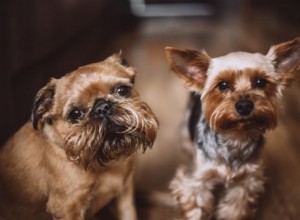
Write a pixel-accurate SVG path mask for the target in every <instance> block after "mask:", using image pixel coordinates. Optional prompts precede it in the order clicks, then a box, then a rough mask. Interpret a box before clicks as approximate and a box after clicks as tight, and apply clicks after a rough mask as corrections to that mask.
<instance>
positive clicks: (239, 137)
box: [166, 38, 300, 220]
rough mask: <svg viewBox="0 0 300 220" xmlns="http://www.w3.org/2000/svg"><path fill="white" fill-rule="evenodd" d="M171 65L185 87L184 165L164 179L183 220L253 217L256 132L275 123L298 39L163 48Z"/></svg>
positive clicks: (296, 59) (299, 51)
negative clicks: (263, 49)
mask: <svg viewBox="0 0 300 220" xmlns="http://www.w3.org/2000/svg"><path fill="white" fill-rule="evenodd" d="M166 54H167V58H168V61H169V63H170V66H171V69H172V70H173V71H174V72H175V73H176V74H177V75H178V76H179V77H180V78H181V79H183V81H184V82H185V84H186V85H187V87H188V88H189V89H190V90H191V91H192V94H193V95H192V98H191V103H190V114H189V120H188V126H187V127H188V128H189V134H190V138H191V140H192V143H193V146H194V160H193V164H192V166H191V167H182V168H179V169H178V170H177V173H176V176H175V178H174V179H173V180H172V182H171V184H170V188H171V190H172V194H173V195H174V197H175V199H176V200H177V201H178V204H179V207H180V209H181V211H182V215H183V218H184V219H190V220H196V219H197V220H208V219H216V220H246V219H253V218H254V216H255V211H256V209H257V207H256V205H257V202H258V198H259V197H260V196H261V194H262V193H263V191H264V183H265V177H264V174H263V167H262V161H261V159H260V152H261V149H262V146H263V143H264V137H263V135H264V133H265V132H266V131H269V130H272V129H274V128H275V127H276V125H277V118H278V112H279V110H280V103H281V99H282V94H283V90H284V89H285V87H287V86H288V85H290V83H291V81H292V80H293V77H294V73H295V72H296V70H297V69H298V68H299V64H300V38H297V39H295V40H292V41H288V42H285V43H282V44H279V45H276V46H273V47H271V48H270V50H269V52H268V53H267V55H262V54H260V53H246V52H234V53H229V54H227V55H225V56H221V57H217V58H211V57H209V56H208V55H207V54H206V53H205V52H204V51H195V50H188V49H184V50H181V49H176V48H171V47H167V48H166Z"/></svg>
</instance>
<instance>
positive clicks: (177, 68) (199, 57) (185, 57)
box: [165, 47, 211, 92]
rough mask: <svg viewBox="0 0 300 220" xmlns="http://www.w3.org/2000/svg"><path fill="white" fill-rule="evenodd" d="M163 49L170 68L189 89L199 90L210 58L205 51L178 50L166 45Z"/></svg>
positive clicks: (203, 82)
mask: <svg viewBox="0 0 300 220" xmlns="http://www.w3.org/2000/svg"><path fill="white" fill-rule="evenodd" d="M165 50H166V55H167V59H168V61H169V63H170V66H171V69H172V70H173V71H174V72H175V73H176V74H177V75H178V76H179V77H180V78H182V79H183V80H184V81H185V83H186V85H187V86H188V87H189V89H191V90H194V91H197V92H201V91H202V89H203V87H204V84H205V81H206V78H207V69H208V66H209V63H210V60H211V58H210V57H209V56H208V55H207V54H206V53H205V51H201V52H200V51H196V50H189V49H184V50H180V49H176V48H173V47H166V49H165Z"/></svg>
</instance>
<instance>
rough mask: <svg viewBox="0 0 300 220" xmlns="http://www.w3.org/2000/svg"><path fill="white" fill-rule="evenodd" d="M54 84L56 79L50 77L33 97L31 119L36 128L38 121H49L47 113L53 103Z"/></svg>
mask: <svg viewBox="0 0 300 220" xmlns="http://www.w3.org/2000/svg"><path fill="white" fill-rule="evenodd" d="M55 86H56V80H55V79H51V81H50V82H49V83H48V84H47V85H46V86H45V87H43V88H42V89H40V91H38V93H37V94H36V96H35V98H34V101H33V106H32V110H31V121H32V124H33V127H34V128H35V129H38V124H39V122H41V123H43V122H45V121H47V122H50V121H51V118H50V115H49V114H47V113H48V112H49V110H50V108H51V107H52V105H53V98H54V94H55Z"/></svg>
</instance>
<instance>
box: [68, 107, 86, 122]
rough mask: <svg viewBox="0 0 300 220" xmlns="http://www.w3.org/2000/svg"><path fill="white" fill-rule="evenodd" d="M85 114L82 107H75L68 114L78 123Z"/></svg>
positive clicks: (72, 120)
mask: <svg viewBox="0 0 300 220" xmlns="http://www.w3.org/2000/svg"><path fill="white" fill-rule="evenodd" d="M82 116H83V111H82V110H80V109H73V110H72V111H71V112H70V113H69V116H68V119H69V120H70V121H71V122H72V123H77V122H78V121H79V120H80V119H81V118H82Z"/></svg>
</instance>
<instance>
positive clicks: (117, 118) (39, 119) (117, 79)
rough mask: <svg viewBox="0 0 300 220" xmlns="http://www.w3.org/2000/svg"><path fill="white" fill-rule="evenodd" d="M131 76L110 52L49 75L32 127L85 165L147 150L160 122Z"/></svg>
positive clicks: (33, 112)
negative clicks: (53, 76)
mask: <svg viewBox="0 0 300 220" xmlns="http://www.w3.org/2000/svg"><path fill="white" fill-rule="evenodd" d="M135 74H136V71H135V70H134V69H133V68H132V67H128V66H127V65H123V64H122V61H121V58H120V56H119V55H113V56H111V57H109V58H107V59H106V60H104V61H103V62H99V63H93V64H90V65H86V66H83V67H80V68H78V69H77V70H75V71H73V72H71V73H68V74H66V75H65V76H63V77H62V78H60V79H52V80H51V81H50V82H49V83H48V84H47V85H46V86H45V87H44V88H42V89H41V90H40V91H39V92H38V93H37V95H36V97H35V100H34V105H33V109H32V117H31V118H32V122H33V126H34V128H35V129H41V130H43V131H44V133H45V135H46V136H47V137H48V138H49V140H50V141H52V142H54V143H55V144H56V145H58V146H59V147H61V148H63V149H64V150H65V152H66V155H67V156H68V158H69V159H70V160H73V161H74V162H77V163H79V164H81V165H82V166H83V167H84V168H89V167H90V166H94V165H95V163H96V164H100V165H105V163H107V162H109V161H111V160H116V159H119V158H121V157H126V156H129V155H131V154H132V153H134V152H135V151H136V150H137V149H139V148H141V149H143V150H146V148H148V147H151V146H152V144H153V142H154V140H155V138H156V133H157V129H158V122H157V119H156V117H155V115H154V114H153V112H152V111H151V109H150V107H149V106H148V105H147V104H146V103H145V102H143V101H141V100H140V98H139V95H138V92H137V91H136V90H135V89H134V87H133V86H134V85H133V83H134V77H135Z"/></svg>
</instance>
